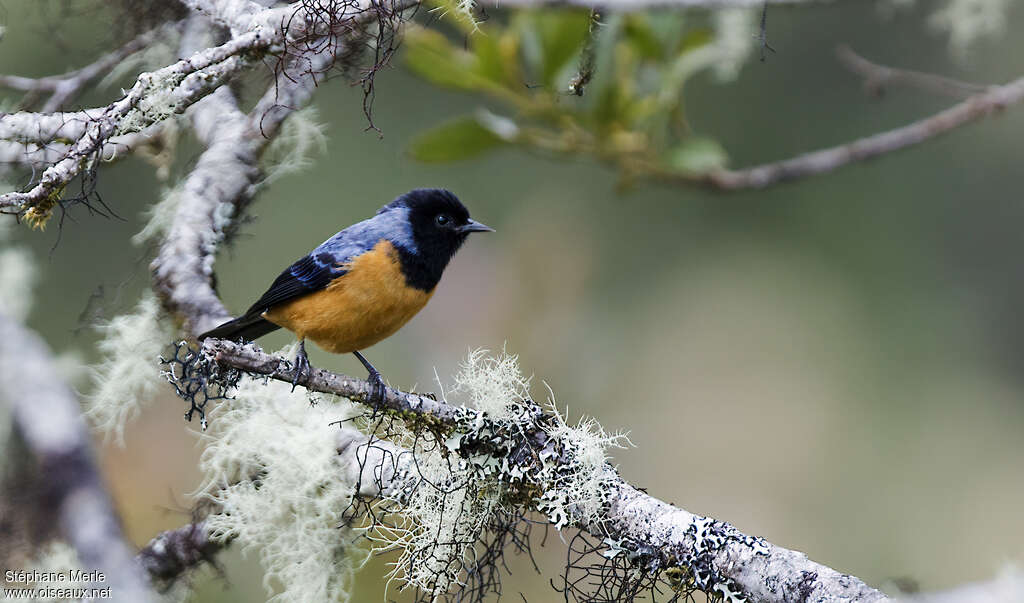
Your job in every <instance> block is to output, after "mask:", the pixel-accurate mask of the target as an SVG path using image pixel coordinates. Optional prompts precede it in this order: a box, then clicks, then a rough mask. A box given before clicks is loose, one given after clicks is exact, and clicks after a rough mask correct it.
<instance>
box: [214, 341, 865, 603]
mask: <svg viewBox="0 0 1024 603" xmlns="http://www.w3.org/2000/svg"><path fill="white" fill-rule="evenodd" d="M202 353H203V354H204V355H206V357H207V358H208V359H209V360H210V361H212V362H214V363H215V364H218V365H221V366H224V367H230V368H234V369H239V370H241V371H244V372H246V373H251V374H254V375H260V376H265V377H268V378H271V379H276V380H279V381H284V382H291V380H292V378H293V377H294V372H293V367H292V366H291V364H290V363H289V362H287V361H286V360H283V359H281V358H278V357H275V356H271V355H268V354H265V353H263V352H262V351H260V350H259V349H258V348H256V347H255V346H253V345H241V344H238V343H233V342H229V341H224V340H207V341H206V342H204V344H203V348H202ZM307 387H308V388H309V389H310V390H311V391H317V392H322V393H328V394H336V395H339V396H344V397H346V398H349V399H351V400H354V401H360V402H364V403H367V400H368V398H367V396H368V393H369V391H370V384H369V383H368V382H366V381H364V380H362V379H356V378H352V377H348V376H346V375H341V374H337V373H332V372H329V371H326V370H322V369H320V370H315V371H314V372H313V374H312V376H311V379H310V381H309V383H308V386H307ZM383 407H384V408H386V409H387V410H388V411H390V412H394V413H397V414H398V415H400V416H420V417H424V418H425V419H429V420H433V421H437V422H439V423H441V424H443V425H445V426H447V427H448V428H451V429H454V430H455V433H454V434H453V435H450V436H449V438H456V437H458V435H459V433H460V432H459V429H460V426H462V427H465V426H473V433H489V434H492V437H490V438H487V439H484V440H480V439H478V438H477V437H475V436H474V437H470V438H466V437H462V438H461V440H460V444H459V445H457V447H455V448H454V452H456V453H458V454H460V455H466V456H473V455H478V454H481V453H483V454H490V455H497V456H498V458H499V460H501V459H503V462H505V463H509V462H513V461H510V460H509V459H508V458H507V457H503V456H502V455H503V454H505V453H509V452H510V449H520V448H521V447H522V446H529V447H532V448H533V449H535V452H536V453H537V456H538V457H541V458H544V457H546V458H556V459H557V458H559V454H560V453H559V452H557V451H558V450H559V448H560V446H562V445H563V443H560V442H558V441H556V439H554V438H552V437H551V436H550V434H549V432H548V431H546V430H545V429H544V428H543V427H542V426H543V425H544V424H545V423H546V422H548V421H550V420H551V419H550V418H545V415H544V414H543V413H541V412H540V410H539V408H536V407H534V408H533V410H530V409H526V410H524V411H523V412H524V416H525V417H528V420H527V421H526V422H525V423H523V424H522V425H519V426H518V429H517V430H516V431H517V432H518V433H519V434H521V438H522V439H521V440H519V441H517V442H509V441H504V440H503V439H502V438H503V437H509V429H507V427H504V426H500V425H498V424H493V425H489V422H490V421H491V419H490V418H489V417H488V416H487V415H486V414H485V413H481V412H479V411H475V410H473V409H468V408H465V407H461V406H452V405H449V404H447V403H445V402H442V401H438V400H434V399H433V398H431V397H428V396H422V395H418V394H414V393H409V392H402V391H398V390H394V389H391V388H387V389H386V391H385V398H384V402H383ZM378 410H380V409H379V408H378ZM501 434H504V435H501ZM462 435H463V436H465V434H462ZM510 456H511V455H510ZM522 458H532V457H531V456H530V455H528V454H526V455H525V456H523V457H522ZM540 467H544V468H539V467H538V466H535V465H533V464H530V463H526V465H524V466H523V467H521V468H520V469H521V471H522V475H525V476H527V479H531V478H537V479H549V477H548V476H549V475H550V468H549V466H547V465H541V466H540ZM607 471H608V472H610V474H614V470H613V469H611V467H608V468H607ZM533 485H534V486H535V487H537V488H538V490H537V491H541V492H542V491H544V490H545V488H547V487H549V486H550V484H545V483H535V484H533ZM607 488H608V490H607V493H606V501H607V506H606V507H605V508H604V509H603V511H602V513H601V514H600V516H598V517H596V518H590V519H585V518H581V517H565V518H564V521H565V524H566V525H575V526H576V527H579V528H582V529H584V530H587V531H588V532H590V533H591V534H593V535H594V536H595V537H597V538H599V539H604V540H605V541H608V542H611V543H613V544H612V545H611V549H610V552H609V553H608V554H612V555H616V554H622V555H623V556H632V557H635V558H637V559H641V558H642V559H643V564H644V567H646V568H647V569H648V570H649V571H655V572H671V571H673V570H675V571H676V572H682V573H683V575H684V576H685V579H684V582H685V583H686V584H691V585H696V586H697V587H698V588H700V589H701V590H705V591H706V592H713V593H716V594H718V595H721V596H725V597H727V598H728V597H733V599H730V600H752V601H779V602H783V601H792V600H827V601H849V602H854V601H859V602H862V603H869V602H872V601H882V600H884V599H885V595H883V594H882V593H880V592H879V591H877V590H875V589H872V588H871V587H869V586H867V585H866V584H864V582H862V581H861V580H859V579H857V578H855V577H852V576H849V575H846V574H843V573H841V572H838V571H835V570H833V569H830V568H828V567H825V566H822V565H820V564H818V563H815V562H813V561H810V560H809V559H807V557H806V556H805V555H803V554H802V553H799V552H796V551H790V550H788V549H785V548H782V547H779V546H776V545H773V544H771V543H769V542H767V541H765V540H763V539H761V538H756V537H751V536H747V535H745V534H742V533H741V532H739V531H738V530H736V529H735V528H733V527H732V526H730V525H729V524H727V523H725V522H722V521H718V520H715V519H711V518H707V517H700V516H697V515H694V514H692V513H689V512H688V511H686V510H684V509H680V508H678V507H674V506H672V505H669V504H667V503H664V502H662V501H660V500H658V499H657V498H655V497H653V496H651V495H649V494H647V493H645V492H642V491H640V490H637V489H636V488H634V487H633V486H631V485H629V484H628V483H626V482H625V481H623V480H622V479H621V478H619V477H618V476H617V475H616V476H615V477H614V478H612V479H610V480H609V481H608V482H607ZM530 504H539V505H541V507H543V504H544V503H543V502H538V501H534V502H533V503H530ZM560 508H568V507H560ZM681 579H682V578H681Z"/></svg>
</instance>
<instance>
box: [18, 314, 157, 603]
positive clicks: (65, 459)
mask: <svg viewBox="0 0 1024 603" xmlns="http://www.w3.org/2000/svg"><path fill="white" fill-rule="evenodd" d="M57 372H58V371H57V368H56V367H55V366H54V363H53V361H52V359H51V358H50V352H49V350H47V348H46V344H45V343H43V341H42V340H41V339H40V338H39V337H37V336H36V335H34V334H33V333H30V332H29V331H27V330H25V329H24V328H23V327H21V326H20V325H18V324H17V323H15V322H14V321H13V320H11V319H10V318H7V317H6V316H4V315H2V314H0V397H2V398H3V399H4V400H5V401H6V402H7V404H8V405H9V406H10V408H11V416H12V419H13V422H14V425H15V428H16V430H17V432H18V434H19V435H20V436H21V440H22V441H23V442H24V444H25V446H26V447H27V448H28V450H29V451H31V453H32V458H31V459H24V460H21V461H15V462H31V463H34V464H35V465H36V467H37V475H38V479H39V481H40V482H41V483H42V484H43V490H42V493H41V498H40V500H36V501H32V502H33V504H36V505H39V506H41V507H43V508H46V509H48V512H49V513H50V516H52V517H54V518H56V519H57V521H59V523H60V528H61V532H62V533H63V535H64V537H65V538H66V539H67V541H68V542H69V543H70V544H71V545H72V546H73V547H74V549H75V551H76V552H77V553H78V558H79V560H80V561H81V562H82V563H83V564H84V565H85V566H86V567H88V568H90V569H96V570H99V571H101V572H103V573H104V574H105V576H106V580H107V583H106V584H104V586H107V585H109V586H110V587H111V588H112V592H113V593H114V594H115V596H116V597H117V600H119V601H139V602H144V601H149V600H150V593H149V589H148V585H147V583H146V581H145V580H144V579H143V577H142V575H141V573H140V572H139V570H138V567H137V566H136V565H135V563H134V552H133V551H132V550H131V548H130V547H129V546H128V545H127V543H126V542H125V539H124V533H123V531H122V530H121V524H120V520H119V519H118V517H117V514H116V513H115V511H114V508H113V504H112V501H111V500H110V496H109V495H108V494H107V490H106V487H105V485H104V483H103V478H102V476H101V475H100V472H99V469H98V468H97V466H96V459H95V457H94V456H93V453H92V448H91V444H90V441H89V435H88V430H87V429H86V425H85V422H84V421H83V420H82V416H81V412H80V410H79V405H78V401H77V399H76V398H75V395H74V393H73V392H72V391H71V389H70V388H69V387H68V386H67V385H66V384H64V383H63V382H62V381H61V380H60V379H57V378H55V377H54V375H55V374H57Z"/></svg>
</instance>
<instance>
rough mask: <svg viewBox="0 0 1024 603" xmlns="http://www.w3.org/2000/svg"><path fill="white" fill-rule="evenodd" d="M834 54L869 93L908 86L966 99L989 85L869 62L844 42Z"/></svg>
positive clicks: (979, 92) (983, 90)
mask: <svg viewBox="0 0 1024 603" xmlns="http://www.w3.org/2000/svg"><path fill="white" fill-rule="evenodd" d="M836 56H837V57H839V61H840V62H841V63H842V64H843V65H844V66H846V68H847V69H849V70H850V71H852V72H854V73H856V74H858V75H860V76H861V77H863V78H864V88H865V90H867V91H868V93H869V94H871V95H872V96H881V95H882V94H884V93H885V90H886V88H887V87H888V86H889V85H891V84H901V85H905V86H912V87H914V88H920V89H922V90H925V91H927V92H931V93H933V94H939V95H942V96H949V97H952V98H956V99H964V98H968V97H969V96H971V95H974V94H981V93H984V92H986V91H988V90H990V89H991V88H992V86H989V85H987V84H975V83H972V82H963V81H960V80H955V79H953V78H949V77H945V76H941V75H936V74H934V73H925V72H923V71H913V70H910V69H899V68H896V67H888V66H885V65H879V64H878V63H872V62H871V61H869V60H867V59H865V58H864V57H862V56H860V55H859V54H857V53H856V52H854V51H853V50H852V49H851V48H850V47H849V46H846V45H840V46H837V47H836Z"/></svg>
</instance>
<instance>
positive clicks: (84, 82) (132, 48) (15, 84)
mask: <svg viewBox="0 0 1024 603" xmlns="http://www.w3.org/2000/svg"><path fill="white" fill-rule="evenodd" d="M168 28H169V27H166V26H165V27H158V28H156V29H151V30H149V31H147V32H145V33H142V34H139V35H138V36H136V37H135V38H134V39H132V40H131V41H129V42H128V43H127V44H125V45H123V46H121V47H120V48H118V49H117V50H114V51H113V52H108V53H107V54H105V55H103V56H101V57H100V58H98V59H96V60H95V61H93V62H92V63H90V64H88V65H86V66H85V67H81V68H79V69H75V70H73V71H69V72H67V73H65V74H63V75H51V76H47V77H41V78H29V77H21V76H17V75H2V74H0V86H3V87H6V88H12V89H14V90H21V91H22V92H25V93H26V98H25V99H24V100H23V101H22V102H23V103H24V104H27V103H29V102H31V99H33V98H35V97H37V96H39V95H41V94H43V93H44V92H49V93H50V98H49V99H47V101H46V102H45V103H44V104H43V106H42V108H41V109H40V111H41V112H42V113H53V112H54V111H59V110H60V109H61V107H63V106H64V105H66V104H67V103H70V102H71V101H73V100H74V99H75V98H77V97H78V95H79V94H81V93H82V91H83V90H84V89H85V87H86V86H88V85H89V84H91V83H92V82H93V80H95V79H97V78H99V77H101V76H103V75H105V74H106V73H107V72H109V71H110V70H111V69H113V68H114V67H116V66H117V65H118V64H120V63H121V62H122V61H124V60H125V59H126V58H128V57H130V56H131V55H133V54H135V53H136V52H138V51H140V50H142V49H143V48H145V47H146V46H148V45H149V44H151V43H152V42H154V41H155V40H157V39H158V38H159V37H160V36H161V35H164V34H165V33H166V32H167V29H168Z"/></svg>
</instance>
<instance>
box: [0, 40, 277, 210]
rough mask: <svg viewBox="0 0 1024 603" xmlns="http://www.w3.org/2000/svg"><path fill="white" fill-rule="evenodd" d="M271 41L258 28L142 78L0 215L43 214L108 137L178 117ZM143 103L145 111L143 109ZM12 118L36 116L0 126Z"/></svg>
mask: <svg viewBox="0 0 1024 603" xmlns="http://www.w3.org/2000/svg"><path fill="white" fill-rule="evenodd" d="M275 41H276V36H274V35H268V34H267V32H265V31H263V30H261V29H258V30H256V31H252V32H249V33H246V34H243V35H241V36H239V37H237V38H233V39H232V40H229V41H228V42H226V43H224V44H222V45H220V46H217V47H215V48H209V49H206V50H204V51H202V52H199V53H197V54H195V55H193V56H192V57H190V58H188V59H184V60H181V61H178V62H177V63H175V64H173V65H170V66H168V67H164V68H163V69H160V70H157V71H155V72H152V73H143V74H142V75H140V76H139V78H138V80H137V81H136V83H135V85H134V86H133V87H132V88H131V89H130V90H129V91H128V93H127V94H125V96H124V97H123V98H121V100H119V101H116V102H114V103H112V104H110V105H109V106H107V107H105V108H103V109H101V110H99V115H97V116H95V117H94V118H92V119H89V120H88V121H87V122H86V124H85V128H84V131H83V132H82V134H81V136H80V137H78V140H77V142H75V144H74V145H73V146H72V148H71V150H70V152H69V153H68V155H67V157H65V158H63V159H62V160H61V161H59V162H57V163H55V164H53V165H52V166H50V167H49V168H47V169H46V171H45V172H43V174H42V176H41V177H40V179H39V182H38V183H37V184H36V185H35V186H34V187H33V188H32V189H31V190H29V191H28V192H24V193H20V192H18V193H7V194H4V195H0V212H5V213H24V212H26V211H28V210H30V209H33V208H37V206H38V208H39V210H40V211H41V212H43V213H44V214H45V213H48V212H49V209H50V207H52V205H53V203H54V202H55V201H56V199H55V197H56V196H58V195H59V194H60V193H61V191H62V190H63V189H64V187H65V186H67V184H68V183H69V182H71V180H72V179H73V178H74V177H75V176H77V175H79V174H80V173H82V171H83V170H85V169H86V168H87V166H88V165H89V164H90V163H91V162H92V161H94V160H95V158H96V156H97V154H99V153H100V152H101V149H102V146H103V145H104V144H105V143H106V142H107V141H108V140H109V139H110V138H111V137H113V136H116V135H118V134H130V133H133V132H138V131H140V130H142V129H144V128H146V127H148V126H150V125H152V124H154V123H156V122H158V121H161V120H162V119H166V118H167V117H169V116H171V115H175V114H178V113H181V112H182V111H184V110H185V109H187V108H188V107H189V106H191V105H193V104H194V103H196V102H198V101H199V100H200V99H202V98H203V97H205V96H207V95H208V94H210V93H212V92H213V91H214V90H217V89H219V88H220V87H221V85H222V84H223V83H224V82H225V81H227V79H228V78H230V77H231V76H232V75H234V74H235V73H237V72H238V71H240V70H241V69H242V68H243V67H245V66H247V65H248V64H249V62H250V61H251V60H252V59H251V56H252V55H253V53H259V52H260V51H266V50H268V49H270V48H272V46H273V44H274V43H275ZM243 57H245V58H243ZM145 102H149V103H151V106H149V107H147V106H146V105H145V104H144V103H145ZM130 117H132V118H134V119H129V118H130ZM17 119H27V120H28V121H30V122H31V121H32V120H34V119H37V117H36V114H28V115H27V116H26V115H25V114H13V116H12V115H2V116H0V126H2V124H3V122H5V121H15V120H17ZM58 129H59V128H58ZM0 136H2V130H0Z"/></svg>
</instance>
